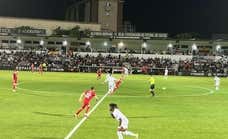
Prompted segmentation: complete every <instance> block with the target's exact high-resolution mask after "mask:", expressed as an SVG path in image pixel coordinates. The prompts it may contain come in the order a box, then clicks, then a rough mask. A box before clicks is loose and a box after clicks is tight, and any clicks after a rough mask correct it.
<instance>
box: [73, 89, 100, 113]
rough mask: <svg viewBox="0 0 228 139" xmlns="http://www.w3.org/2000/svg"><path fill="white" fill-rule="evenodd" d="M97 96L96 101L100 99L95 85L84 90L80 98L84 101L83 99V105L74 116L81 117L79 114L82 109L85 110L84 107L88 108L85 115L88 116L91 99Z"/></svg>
mask: <svg viewBox="0 0 228 139" xmlns="http://www.w3.org/2000/svg"><path fill="white" fill-rule="evenodd" d="M94 97H95V98H96V101H97V100H98V97H97V95H96V92H95V89H94V87H91V89H90V90H87V91H85V92H83V93H82V94H81V96H80V98H79V102H81V101H82V99H83V104H82V107H81V108H80V109H79V110H77V111H76V113H75V114H74V116H75V117H76V116H77V117H79V114H80V112H81V111H83V110H84V109H86V112H85V114H84V115H85V116H88V112H89V109H90V101H91V100H92V99H93V98H94Z"/></svg>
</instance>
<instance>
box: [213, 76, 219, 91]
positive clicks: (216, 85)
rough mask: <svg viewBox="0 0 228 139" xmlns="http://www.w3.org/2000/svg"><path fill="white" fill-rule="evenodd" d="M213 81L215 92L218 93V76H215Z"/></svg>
mask: <svg viewBox="0 0 228 139" xmlns="http://www.w3.org/2000/svg"><path fill="white" fill-rule="evenodd" d="M214 81H215V90H217V91H218V90H219V86H220V78H219V77H218V76H215V78H214Z"/></svg>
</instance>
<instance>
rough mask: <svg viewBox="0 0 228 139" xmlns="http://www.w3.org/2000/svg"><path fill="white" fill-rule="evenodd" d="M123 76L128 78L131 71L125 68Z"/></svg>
mask: <svg viewBox="0 0 228 139" xmlns="http://www.w3.org/2000/svg"><path fill="white" fill-rule="evenodd" d="M123 74H124V75H125V76H128V74H129V70H128V69H127V68H126V67H123Z"/></svg>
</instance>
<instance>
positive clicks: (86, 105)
mask: <svg viewBox="0 0 228 139" xmlns="http://www.w3.org/2000/svg"><path fill="white" fill-rule="evenodd" d="M85 107H89V101H84V102H83V105H82V108H83V109H84V108H85Z"/></svg>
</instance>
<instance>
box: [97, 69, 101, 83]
mask: <svg viewBox="0 0 228 139" xmlns="http://www.w3.org/2000/svg"><path fill="white" fill-rule="evenodd" d="M101 75H102V69H101V68H99V69H98V70H97V80H99V79H101Z"/></svg>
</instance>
